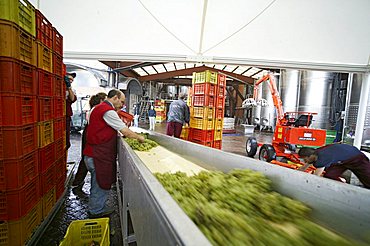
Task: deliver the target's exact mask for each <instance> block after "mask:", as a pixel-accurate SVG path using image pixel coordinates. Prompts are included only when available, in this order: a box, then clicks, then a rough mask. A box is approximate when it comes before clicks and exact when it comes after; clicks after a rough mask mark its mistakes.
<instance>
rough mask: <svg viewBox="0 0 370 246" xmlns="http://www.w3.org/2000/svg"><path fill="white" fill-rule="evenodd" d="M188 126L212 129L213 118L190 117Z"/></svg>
mask: <svg viewBox="0 0 370 246" xmlns="http://www.w3.org/2000/svg"><path fill="white" fill-rule="evenodd" d="M190 127H191V128H196V129H200V130H213V129H214V122H213V119H200V118H194V117H191V118H190Z"/></svg>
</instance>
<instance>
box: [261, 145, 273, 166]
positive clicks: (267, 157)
mask: <svg viewBox="0 0 370 246" xmlns="http://www.w3.org/2000/svg"><path fill="white" fill-rule="evenodd" d="M259 159H260V160H261V161H267V162H270V161H272V160H275V159H276V152H275V149H274V147H272V145H271V144H264V145H262V147H261V149H260V154H259Z"/></svg>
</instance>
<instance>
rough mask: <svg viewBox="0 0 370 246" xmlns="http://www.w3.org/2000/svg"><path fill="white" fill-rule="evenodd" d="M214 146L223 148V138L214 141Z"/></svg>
mask: <svg viewBox="0 0 370 246" xmlns="http://www.w3.org/2000/svg"><path fill="white" fill-rule="evenodd" d="M212 148H215V149H221V148H222V140H218V141H213V143H212Z"/></svg>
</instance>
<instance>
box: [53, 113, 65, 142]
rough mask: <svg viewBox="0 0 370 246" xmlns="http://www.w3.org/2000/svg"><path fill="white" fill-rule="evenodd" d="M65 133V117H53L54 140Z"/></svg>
mask: <svg viewBox="0 0 370 246" xmlns="http://www.w3.org/2000/svg"><path fill="white" fill-rule="evenodd" d="M65 135H66V118H65V117H59V118H57V119H54V141H57V140H59V139H61V138H63V136H65Z"/></svg>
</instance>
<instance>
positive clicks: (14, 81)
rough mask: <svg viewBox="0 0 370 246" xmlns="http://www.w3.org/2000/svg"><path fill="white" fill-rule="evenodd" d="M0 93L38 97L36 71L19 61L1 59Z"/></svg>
mask: <svg viewBox="0 0 370 246" xmlns="http://www.w3.org/2000/svg"><path fill="white" fill-rule="evenodd" d="M0 74H1V76H0V92H9V93H21V94H27V95H36V93H37V83H36V69H35V67H34V66H32V65H30V64H27V63H24V62H21V61H19V60H17V59H13V58H7V57H0Z"/></svg>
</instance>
